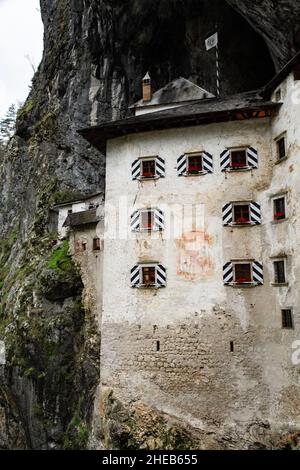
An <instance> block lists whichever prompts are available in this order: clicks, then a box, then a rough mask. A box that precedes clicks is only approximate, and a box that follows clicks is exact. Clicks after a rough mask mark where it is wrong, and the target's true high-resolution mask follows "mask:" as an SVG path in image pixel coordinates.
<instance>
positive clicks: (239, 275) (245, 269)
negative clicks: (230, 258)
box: [235, 263, 252, 284]
mask: <svg viewBox="0 0 300 470" xmlns="http://www.w3.org/2000/svg"><path fill="white" fill-rule="evenodd" d="M235 282H238V283H240V284H243V283H249V282H252V276H251V264H249V263H248V264H236V265H235Z"/></svg>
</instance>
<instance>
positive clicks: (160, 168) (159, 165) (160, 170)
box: [155, 157, 166, 178]
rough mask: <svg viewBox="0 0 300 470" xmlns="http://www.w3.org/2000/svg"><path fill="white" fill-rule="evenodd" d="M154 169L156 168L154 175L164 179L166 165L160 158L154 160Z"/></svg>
mask: <svg viewBox="0 0 300 470" xmlns="http://www.w3.org/2000/svg"><path fill="white" fill-rule="evenodd" d="M155 167H156V175H157V176H159V177H160V178H164V177H165V176H166V165H165V161H164V159H163V158H161V157H156V158H155Z"/></svg>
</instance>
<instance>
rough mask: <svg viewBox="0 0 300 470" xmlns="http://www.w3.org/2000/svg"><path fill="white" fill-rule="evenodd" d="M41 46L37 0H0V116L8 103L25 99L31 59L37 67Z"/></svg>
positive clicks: (41, 38) (40, 24) (31, 71)
mask: <svg viewBox="0 0 300 470" xmlns="http://www.w3.org/2000/svg"><path fill="white" fill-rule="evenodd" d="M42 48H43V24H42V21H41V14H40V2H39V0H0V117H2V116H3V115H4V114H5V112H6V111H7V109H8V107H9V106H10V104H12V103H17V102H18V101H20V102H24V101H25V99H26V97H27V95H28V93H29V88H28V86H29V85H30V82H31V78H32V75H33V70H32V67H31V65H30V62H32V63H33V64H34V66H35V67H38V65H39V63H40V60H41V58H42ZM28 56H29V57H30V59H28Z"/></svg>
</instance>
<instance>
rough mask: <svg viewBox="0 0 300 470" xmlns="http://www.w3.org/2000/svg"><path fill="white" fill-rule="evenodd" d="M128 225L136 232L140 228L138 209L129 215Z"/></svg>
mask: <svg viewBox="0 0 300 470" xmlns="http://www.w3.org/2000/svg"><path fill="white" fill-rule="evenodd" d="M130 226H131V231H132V232H138V231H139V230H140V228H141V225H140V211H135V212H134V213H133V214H132V215H131V222H130Z"/></svg>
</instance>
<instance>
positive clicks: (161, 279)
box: [156, 264, 167, 287]
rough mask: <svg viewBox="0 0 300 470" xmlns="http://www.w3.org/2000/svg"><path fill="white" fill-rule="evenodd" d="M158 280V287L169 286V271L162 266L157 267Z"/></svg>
mask: <svg viewBox="0 0 300 470" xmlns="http://www.w3.org/2000/svg"><path fill="white" fill-rule="evenodd" d="M156 279H157V284H158V286H160V287H165V286H166V285H167V271H166V268H165V267H164V266H162V265H161V264H159V265H157V266H156Z"/></svg>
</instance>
